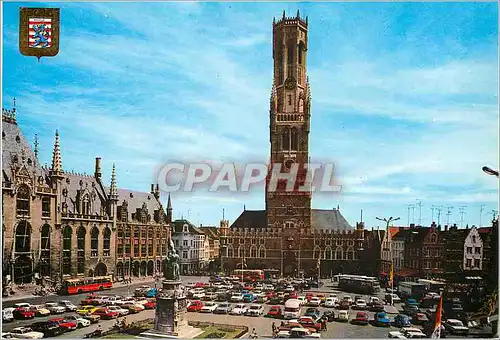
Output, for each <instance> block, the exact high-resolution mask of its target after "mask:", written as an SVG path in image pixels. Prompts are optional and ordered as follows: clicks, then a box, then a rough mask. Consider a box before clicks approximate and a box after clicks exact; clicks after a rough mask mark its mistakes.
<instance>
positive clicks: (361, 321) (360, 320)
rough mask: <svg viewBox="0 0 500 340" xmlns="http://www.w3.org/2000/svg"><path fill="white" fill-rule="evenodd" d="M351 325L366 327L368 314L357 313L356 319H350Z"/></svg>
mask: <svg viewBox="0 0 500 340" xmlns="http://www.w3.org/2000/svg"><path fill="white" fill-rule="evenodd" d="M352 323H353V324H356V325H368V323H369V320H368V314H367V313H366V312H357V313H356V317H355V318H354V319H352Z"/></svg>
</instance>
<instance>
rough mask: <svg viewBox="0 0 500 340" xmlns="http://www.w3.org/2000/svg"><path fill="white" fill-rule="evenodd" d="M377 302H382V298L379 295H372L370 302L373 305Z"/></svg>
mask: <svg viewBox="0 0 500 340" xmlns="http://www.w3.org/2000/svg"><path fill="white" fill-rule="evenodd" d="M375 302H380V299H379V298H378V297H377V296H370V301H369V302H368V304H369V305H370V306H372V305H373V304H374V303H375Z"/></svg>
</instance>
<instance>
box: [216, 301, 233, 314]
mask: <svg viewBox="0 0 500 340" xmlns="http://www.w3.org/2000/svg"><path fill="white" fill-rule="evenodd" d="M230 311H231V304H230V303H227V302H223V303H220V304H219V305H218V306H217V308H215V310H214V314H229V312H230Z"/></svg>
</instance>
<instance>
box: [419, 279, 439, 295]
mask: <svg viewBox="0 0 500 340" xmlns="http://www.w3.org/2000/svg"><path fill="white" fill-rule="evenodd" d="M418 283H422V284H424V285H425V288H426V289H427V291H429V292H435V293H439V292H440V291H442V290H444V287H445V286H446V283H444V282H441V281H434V280H427V279H418Z"/></svg>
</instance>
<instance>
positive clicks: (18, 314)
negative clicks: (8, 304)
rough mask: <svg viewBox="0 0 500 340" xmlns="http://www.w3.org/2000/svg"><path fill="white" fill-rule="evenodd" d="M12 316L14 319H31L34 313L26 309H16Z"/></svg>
mask: <svg viewBox="0 0 500 340" xmlns="http://www.w3.org/2000/svg"><path fill="white" fill-rule="evenodd" d="M12 314H13V315H14V318H15V319H33V318H34V317H35V314H36V313H35V312H33V311H31V310H30V309H29V308H28V307H17V308H16V309H14V311H13V312H12Z"/></svg>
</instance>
